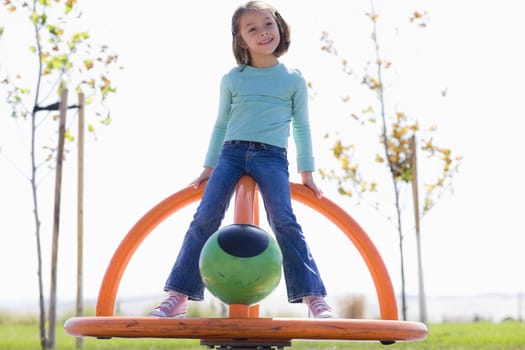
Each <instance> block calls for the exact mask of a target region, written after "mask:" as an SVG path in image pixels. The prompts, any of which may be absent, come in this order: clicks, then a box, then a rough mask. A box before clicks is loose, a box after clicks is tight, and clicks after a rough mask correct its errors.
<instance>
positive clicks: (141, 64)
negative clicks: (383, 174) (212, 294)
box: [0, 0, 525, 308]
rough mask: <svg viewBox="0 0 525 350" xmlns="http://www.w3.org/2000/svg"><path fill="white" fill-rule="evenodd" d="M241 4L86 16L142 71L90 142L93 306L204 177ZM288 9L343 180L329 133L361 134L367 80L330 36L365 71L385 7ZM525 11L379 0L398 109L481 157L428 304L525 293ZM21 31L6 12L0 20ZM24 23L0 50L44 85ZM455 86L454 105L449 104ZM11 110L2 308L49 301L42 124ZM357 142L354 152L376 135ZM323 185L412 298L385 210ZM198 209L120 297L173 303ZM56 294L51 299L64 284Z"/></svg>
mask: <svg viewBox="0 0 525 350" xmlns="http://www.w3.org/2000/svg"><path fill="white" fill-rule="evenodd" d="M238 3H239V2H238V1H232V0H228V1H220V2H218V1H199V2H185V3H184V4H183V3H180V2H177V3H176V4H175V3H174V2H170V1H150V2H148V3H147V4H148V5H147V6H146V5H144V3H140V2H129V1H111V2H107V1H100V0H96V1H89V2H82V3H81V6H82V7H83V8H84V9H85V10H84V21H85V23H87V26H88V28H89V30H90V31H91V34H92V38H93V40H94V41H95V42H101V43H107V44H109V46H110V47H111V48H113V49H114V50H115V51H116V52H117V53H118V54H119V57H120V63H121V64H122V65H123V66H124V67H125V69H124V71H123V72H121V73H119V74H118V75H117V76H115V77H114V78H113V81H114V84H115V85H116V86H117V88H118V94H117V95H115V96H114V97H112V98H111V105H110V107H111V111H112V117H113V120H114V122H113V123H112V124H111V126H110V127H108V128H102V127H99V128H98V131H97V136H98V139H97V141H94V140H93V139H90V140H89V142H88V144H87V145H86V154H85V157H86V175H85V190H86V194H85V235H86V237H85V244H86V248H85V274H84V277H85V290H84V293H85V296H86V298H96V296H97V293H98V288H99V285H100V281H101V278H102V276H103V273H104V271H105V268H106V266H107V264H108V262H109V259H110V258H111V255H112V254H113V251H114V250H115V248H116V246H117V245H118V243H119V242H120V240H121V239H122V237H123V236H124V235H125V234H126V233H127V232H128V230H129V229H130V228H131V227H132V226H133V225H134V224H135V222H137V221H138V220H139V219H140V217H141V216H142V215H144V214H145V213H146V212H147V211H148V210H149V209H151V208H152V207H153V206H154V205H156V204H157V203H158V202H160V201H161V200H162V199H164V198H166V197H167V196H169V195H170V194H172V193H173V192H175V191H178V190H180V189H182V188H183V187H184V186H186V184H188V183H189V182H190V181H191V180H192V179H193V178H194V177H195V176H196V175H197V174H198V173H199V172H200V169H201V162H202V160H203V158H204V153H205V151H206V147H207V144H208V136H209V134H210V131H211V127H212V125H213V122H214V119H215V113H216V107H217V96H218V84H219V80H220V77H221V76H222V74H224V73H225V72H226V71H227V70H229V69H230V67H231V66H232V65H233V64H234V59H233V56H232V54H231V49H230V33H229V22H230V18H231V14H232V13H233V11H234V9H235V7H236V6H237V5H238ZM273 4H274V5H276V7H277V8H278V9H279V10H280V12H281V14H282V15H283V16H284V18H285V19H287V20H288V22H289V23H290V25H291V27H292V47H291V49H290V52H289V53H288V54H286V55H285V56H284V57H283V58H282V61H283V62H285V63H287V64H289V65H291V66H296V67H298V68H300V69H301V71H302V72H303V73H304V75H305V76H306V77H307V78H308V80H309V81H311V82H312V83H313V85H314V88H315V92H316V96H315V98H314V99H313V100H312V101H311V105H310V109H311V122H312V127H313V135H314V142H315V146H316V149H315V153H316V159H317V166H318V167H326V166H329V165H330V153H329V151H328V145H327V144H326V142H325V141H324V140H323V139H322V135H323V134H325V133H326V132H333V131H335V130H344V129H345V128H346V125H348V123H347V121H348V119H347V116H348V114H349V110H348V108H349V105H347V104H343V103H341V102H340V96H342V95H345V94H346V93H347V90H345V84H349V81H350V80H348V79H347V78H345V77H343V74H342V73H341V72H340V68H339V65H338V61H337V59H335V58H334V57H332V56H330V55H328V54H326V53H324V52H321V50H320V47H321V42H320V40H319V38H320V35H321V32H322V31H323V30H326V31H328V32H330V33H331V34H332V37H333V38H334V40H335V43H336V45H337V47H338V48H339V51H340V53H341V55H342V56H344V57H347V58H349V60H350V64H351V66H352V68H353V69H354V70H355V71H357V72H360V71H362V69H363V67H364V62H365V61H366V60H367V59H370V58H371V57H372V55H373V52H372V51H371V41H370V39H369V37H370V33H371V27H370V25H369V23H370V22H369V20H368V19H367V17H366V16H365V15H364V14H365V12H367V11H368V10H369V8H368V6H369V3H368V1H359V2H358V1H352V2H348V1H347V2H343V1H335V0H327V1H323V2H313V1H312V2H306V1H298V0H297V1H291V0H289V1H286V0H280V1H274V2H273ZM516 4H517V3H516V2H513V1H510V0H507V1H498V2H496V1H461V2H457V1H450V0H446V1H439V2H436V1H406V2H402V5H400V2H395V4H394V2H390V1H377V3H376V9H377V11H378V12H379V13H381V15H382V17H381V20H382V22H381V23H384V25H385V28H384V30H383V32H380V35H381V37H383V38H384V40H387V39H388V40H389V41H388V42H383V47H382V49H384V55H385V56H386V57H387V58H389V59H390V60H391V61H393V63H394V65H395V71H394V78H393V80H391V81H392V86H393V89H394V91H395V95H394V97H393V98H392V99H393V103H394V102H395V103H397V104H398V106H399V107H398V108H399V109H401V110H404V111H405V112H407V113H410V114H411V115H418V116H419V120H420V123H421V124H422V125H430V124H432V123H436V124H437V125H438V127H439V131H438V133H437V139H438V142H439V143H440V144H441V145H443V146H446V147H450V148H452V150H453V151H454V152H456V154H460V155H462V156H463V157H464V161H463V164H462V167H461V171H460V173H459V174H458V175H457V177H456V181H455V194H454V195H453V196H450V195H449V196H446V197H445V198H443V199H442V200H441V201H440V202H439V204H438V206H437V207H436V208H434V209H433V210H432V211H431V212H430V214H429V215H428V216H426V217H425V218H424V220H423V222H422V232H423V253H424V256H423V261H424V269H425V286H426V291H427V294H428V295H434V296H435V295H450V294H467V295H470V294H480V293H492V292H496V293H509V294H516V293H518V292H523V291H525V281H524V279H523V274H522V273H521V270H522V267H523V266H524V263H525V258H524V256H523V253H522V250H523V244H522V242H523V238H522V235H523V223H522V222H521V220H520V217H521V215H523V214H522V213H521V209H522V205H520V204H519V201H520V199H521V198H524V197H525V185H524V184H523V181H522V179H523V177H524V175H525V174H524V170H523V167H521V166H519V164H520V160H521V159H522V150H523V149H525V148H524V146H525V144H524V143H525V141H524V140H523V138H522V135H521V134H522V131H523V126H524V124H525V123H524V121H523V120H524V119H523V117H524V116H523V108H522V103H521V96H520V95H521V93H522V82H523V80H524V78H525V67H524V65H523V62H524V61H525V53H524V51H523V48H522V47H521V46H522V45H521V44H520V43H521V37H520V35H521V33H523V32H524V29H525V28H523V27H524V24H523V22H522V21H521V18H520V17H519V11H518V10H517V5H516ZM413 10H420V11H424V10H426V11H428V13H429V16H430V18H431V19H430V22H429V27H428V28H427V29H425V30H423V31H421V30H417V29H415V28H412V29H410V28H409V26H408V24H407V19H408V17H409V15H410V13H411V11H413ZM5 18H6V17H5V13H1V12H0V19H1V20H2V21H3V20H6V19H5ZM9 24H10V23H9V22H6V26H5V33H4V37H3V38H2V39H0V64H1V68H2V69H9V70H10V72H12V73H14V72H21V71H23V72H25V73H26V74H29V72H31V70H32V69H34V68H32V67H33V66H31V65H29V66H28V67H27V68H26V67H25V66H24V64H26V63H24V61H23V58H21V57H20V55H19V54H18V52H19V51H16V50H14V49H13V47H17V48H18V47H22V49H24V47H27V46H28V45H29V44H27V45H25V43H24V40H25V39H21V38H22V35H21V34H20V33H24V32H25V30H26V29H25V28H18V27H16V26H14V27H13V24H12V23H11V25H9ZM395 27H398V33H399V35H398V36H395V29H394V28H395ZM15 28H16V29H15ZM15 32H16V33H15ZM15 37H16V38H15ZM14 38H15V39H16V41H15V39H14ZM30 40H31V39H30V37H28V38H27V42H28V43H29V42H30ZM17 45H18V46H17ZM15 52H16V54H15ZM27 56H29V59H31V57H30V55H29V54H27ZM15 64H20V65H16V66H15ZM346 86H348V85H346ZM444 88H447V90H448V94H447V98H442V97H441V96H440V91H441V90H442V89H444ZM74 99H75V96H73V95H71V96H70V100H72V101H73V102H74ZM351 103H353V105H351V108H354V109H359V108H364V107H367V106H366V104H365V103H363V102H362V101H360V100H359V98H357V99H356V98H354V99H353V100H352V101H351ZM4 104H5V103H4ZM4 104H2V106H0V113H1V114H0V115H1V118H0V147H1V153H0V179H1V181H0V276H1V280H2V281H3V282H2V288H0V308H2V307H9V305H12V304H14V303H17V302H20V301H23V302H36V301H37V296H38V290H37V278H36V248H35V237H34V225H33V216H32V211H31V210H32V207H31V197H30V188H29V182H28V181H27V180H26V179H25V177H24V175H23V174H25V176H26V175H27V174H28V171H27V169H28V163H29V151H28V144H29V137H28V136H29V128H28V126H29V125H28V123H26V122H23V121H13V120H12V119H11V118H10V117H9V116H8V109H7V108H6V107H5V106H4ZM87 112H88V114H89V110H88V111H87ZM70 115H71V116H73V115H74V113H71V114H70ZM75 122H76V119H75ZM49 135H51V134H44V136H43V137H44V138H48V137H49V138H51V136H49ZM349 135H350V134H349ZM349 137H351V138H353V139H352V140H354V139H357V137H358V135H350V136H349ZM372 137H374V138H373V139H369V140H368V141H367V140H365V143H364V144H361V145H360V144H358V147H360V149H361V150H365V149H367V147H371V145H374V144H375V142H377V141H376V140H377V139H375V136H372ZM352 142H353V141H352ZM292 151H293V147H292ZM75 152H76V149H75V150H74V152H72V153H71V154H70V155H69V156H68V162H67V165H66V168H65V172H64V189H63V191H64V192H63V193H64V196H63V199H62V204H63V211H62V215H63V216H62V220H63V221H62V224H61V238H60V239H61V240H60V267H59V298H63V299H68V298H73V297H74V295H75V288H76V287H75V281H76V277H75V271H76V257H75V252H76V241H75V235H76V221H75V220H76V214H75V206H76V200H75V194H76V172H75V166H76V165H75V164H76V155H75ZM293 157H294V152H291V159H290V160H291V168H290V170H291V173H292V174H293V178H292V180H293V181H299V178H298V177H297V176H296V174H295V162H294V160H293ZM420 162H422V163H423V164H424V161H420ZM423 172H424V170H423ZM317 181H318V183H319V185H320V186H321V187H322V188H323V189H324V191H325V193H326V194H327V196H328V197H329V198H330V199H332V200H334V201H336V202H337V203H339V204H340V205H341V206H342V207H343V208H345V210H347V211H348V212H349V213H350V214H351V215H352V216H353V217H354V218H355V219H356V220H357V221H358V222H359V223H360V224H361V225H362V226H363V227H364V228H365V230H366V231H367V232H368V234H369V235H370V236H371V237H372V239H373V240H374V242H375V243H376V245H377V247H378V249H379V250H380V252H381V253H382V254H383V257H384V259H385V262H386V263H387V266H388V268H389V270H390V272H391V277H392V280H393V283H394V285H395V288H396V290H397V291H400V285H399V281H400V277H399V258H398V251H397V234H396V232H395V230H394V227H393V226H392V225H391V224H390V223H388V222H387V221H386V220H385V219H384V217H383V216H381V215H379V214H378V213H377V212H375V211H374V210H372V209H370V208H368V207H366V206H359V207H356V206H354V205H353V202H352V201H350V200H348V199H345V198H342V197H340V196H338V195H337V194H336V192H335V188H334V184H331V183H324V182H322V181H321V179H320V177H319V176H317ZM420 181H421V182H424V179H420ZM385 185H386V184H385ZM53 186H54V176H53V174H52V173H50V175H49V176H47V177H46V178H45V180H44V181H43V182H42V183H41V184H40V199H41V200H42V205H43V207H42V209H43V210H42V212H41V215H42V216H41V218H42V240H43V241H42V243H43V245H44V253H45V256H44V263H45V264H46V274H48V271H49V266H48V263H49V261H50V257H49V255H50V253H49V252H50V249H49V246H50V242H51V231H52V221H51V220H52V201H53V191H54V189H53ZM406 203H407V204H406V205H407V207H408V208H410V205H411V204H409V203H410V202H406ZM193 210H194V207H190V208H187V209H185V210H183V211H181V212H179V213H177V214H176V215H175V216H174V217H173V218H170V219H169V220H168V221H166V222H165V223H164V224H162V225H161V226H160V227H159V228H158V229H157V230H156V231H155V232H154V233H153V234H152V235H151V236H150V237H149V238H148V239H147V240H146V241H145V242H144V244H143V246H141V248H140V249H139V251H138V252H137V254H136V256H135V258H134V259H133V260H132V261H131V263H130V265H129V268H128V270H127V272H126V274H125V275H124V279H123V282H122V284H121V288H120V292H119V295H122V296H130V297H141V296H144V295H146V296H150V295H151V296H153V297H157V296H160V295H161V293H162V292H161V290H162V286H163V283H164V280H165V278H166V276H167V273H168V272H169V270H170V269H171V265H172V262H173V259H174V258H175V256H176V253H177V251H178V247H179V244H180V241H181V240H182V236H183V234H184V232H185V229H186V227H187V225H188V224H189V221H190V219H191V215H192V214H193ZM297 215H298V218H299V221H300V222H301V224H302V225H303V228H304V230H305V234H306V235H307V239H308V241H309V242H310V245H311V248H312V251H313V253H314V256H315V257H316V259H317V262H318V265H319V266H320V269H321V272H322V273H323V276H324V279H325V283H326V284H327V287H328V290H329V292H330V293H331V294H332V295H339V294H342V293H361V294H372V293H373V289H372V288H373V287H372V285H371V281H370V279H369V277H368V273H367V271H366V270H365V267H364V265H363V263H362V262H361V261H360V258H359V257H358V256H356V255H357V253H356V251H355V250H354V249H353V248H352V246H351V245H350V243H349V242H348V240H347V239H346V238H345V237H343V235H342V234H340V233H339V232H338V230H337V229H336V228H335V227H334V226H333V225H331V224H330V223H328V222H327V221H326V220H324V219H323V218H322V217H320V216H319V215H317V214H315V213H313V212H312V211H310V210H309V209H305V208H303V207H301V206H300V205H297ZM226 223H228V222H225V224H226ZM406 233H407V237H406V240H405V241H406V246H405V252H406V279H407V291H408V292H409V293H411V294H415V293H417V275H416V273H417V270H416V260H415V259H416V258H415V244H414V233H413V231H412V230H407V232H406ZM45 283H46V292H47V290H48V286H47V284H48V277H47V276H46V279H45ZM282 299H283V300H284V299H285V296H284V295H283V296H282Z"/></svg>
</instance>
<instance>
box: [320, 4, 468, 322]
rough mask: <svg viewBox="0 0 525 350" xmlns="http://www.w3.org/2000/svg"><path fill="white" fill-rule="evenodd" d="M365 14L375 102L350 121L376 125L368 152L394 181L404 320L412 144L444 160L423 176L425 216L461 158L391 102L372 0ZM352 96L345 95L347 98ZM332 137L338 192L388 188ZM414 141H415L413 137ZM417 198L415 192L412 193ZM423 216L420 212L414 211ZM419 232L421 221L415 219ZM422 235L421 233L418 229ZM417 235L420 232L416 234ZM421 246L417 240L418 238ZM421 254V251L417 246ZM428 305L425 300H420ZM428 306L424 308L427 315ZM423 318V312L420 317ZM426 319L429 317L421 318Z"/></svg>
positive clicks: (359, 195)
mask: <svg viewBox="0 0 525 350" xmlns="http://www.w3.org/2000/svg"><path fill="white" fill-rule="evenodd" d="M367 16H368V17H369V18H370V20H371V24H372V35H371V39H372V41H373V47H374V52H373V59H371V60H370V61H369V62H368V64H367V67H365V72H364V74H362V75H361V76H359V77H358V79H359V80H360V81H361V84H362V85H363V86H364V87H365V88H366V89H368V90H369V91H371V92H373V93H374V94H375V103H373V104H372V105H370V106H368V107H366V108H364V109H361V112H358V113H352V121H353V122H356V123H357V125H358V126H359V127H377V133H378V136H379V138H378V140H379V142H380V144H381V149H382V152H380V153H375V154H374V153H369V156H370V158H369V159H370V163H371V164H372V163H376V164H380V165H386V169H387V170H388V174H389V177H390V181H391V186H392V189H393V191H392V193H393V196H394V199H393V206H394V211H395V216H394V217H393V218H391V220H392V221H393V222H394V223H395V226H396V230H397V234H398V239H399V253H400V272H401V288H402V290H401V298H402V306H401V309H402V316H403V319H405V320H406V310H407V306H406V291H405V278H406V277H405V262H404V261H405V253H404V244H403V238H404V230H403V227H404V225H403V218H404V216H403V205H402V204H403V198H402V192H403V191H402V189H403V188H404V186H405V185H410V184H412V182H413V181H414V180H415V179H416V178H415V175H416V170H417V169H416V168H415V166H416V164H417V163H416V162H415V161H414V160H415V156H416V154H415V151H416V148H415V147H414V146H412V147H411V143H412V144H413V145H415V143H416V142H415V140H416V138H418V137H419V142H417V143H418V144H419V145H420V148H419V150H420V152H421V154H424V155H426V161H427V162H428V161H432V162H435V163H437V164H440V166H439V167H438V169H439V172H438V173H437V174H436V175H435V178H434V179H432V180H429V179H425V180H426V181H425V189H426V190H425V197H424V200H423V205H422V206H421V207H419V205H418V206H416V208H415V210H416V211H418V214H419V212H421V214H422V215H421V216H423V215H424V214H425V213H426V212H427V211H429V210H430V209H431V208H432V207H433V206H434V205H435V203H436V200H437V199H438V198H439V197H440V196H441V195H442V194H443V193H445V192H446V191H450V190H451V189H452V179H453V175H454V174H455V173H456V172H457V169H458V166H459V163H460V161H461V157H457V156H456V157H453V156H452V151H451V150H450V149H448V148H443V147H440V146H437V145H436V144H434V142H433V137H432V134H433V133H434V132H435V131H436V128H435V126H432V127H429V128H428V129H426V130H422V129H421V128H420V125H419V122H418V120H417V119H416V118H411V117H410V116H408V115H407V114H405V113H404V112H403V111H400V110H397V108H396V107H395V106H390V105H388V104H387V102H386V101H387V100H386V99H385V95H386V94H387V93H388V91H389V89H392V88H393V87H392V86H388V88H387V84H386V82H385V77H384V72H385V71H388V70H391V69H392V67H393V63H392V62H390V61H388V60H386V59H385V58H384V57H383V56H382V51H381V42H380V40H379V33H378V29H377V22H378V20H379V14H378V13H377V12H376V11H375V9H374V2H373V1H370V12H369V13H367ZM409 20H410V22H411V23H414V24H415V25H417V26H419V27H420V28H424V27H426V25H427V21H428V15H427V14H426V13H425V12H419V11H414V12H413V13H412V14H411V15H410V17H409ZM321 40H322V42H323V47H322V50H324V51H326V52H327V53H330V54H332V55H335V56H338V55H339V54H338V51H337V49H336V47H335V45H334V42H333V40H332V39H331V37H330V35H329V33H326V32H325V33H323V35H322V38H321ZM348 62H349V60H348V59H345V58H344V59H342V60H341V65H342V70H343V72H344V74H346V75H347V76H348V77H354V78H355V77H356V75H357V74H356V73H355V72H354V70H352V69H351V68H350V67H349V64H348ZM347 100H349V99H348V98H345V99H344V101H345V102H346V101H347ZM326 137H327V138H331V139H332V140H333V141H332V142H333V146H332V148H331V151H332V155H333V157H334V158H335V159H336V160H337V162H338V163H339V165H340V167H339V168H338V169H321V170H320V172H321V175H322V176H323V178H325V179H329V180H333V181H335V182H336V183H337V188H338V191H339V193H340V194H341V195H344V196H348V197H354V198H356V199H357V200H358V201H361V200H362V199H363V198H364V197H365V195H366V194H369V195H371V194H372V193H375V192H378V191H380V190H383V191H384V190H386V189H387V187H384V186H380V184H379V183H378V181H377V180H373V179H371V178H370V177H367V176H365V175H364V173H363V171H362V167H361V166H360V162H359V161H358V160H357V157H356V154H357V153H358V147H357V146H356V145H355V144H352V143H346V142H345V141H344V140H343V139H342V137H341V133H337V134H336V135H335V136H332V135H330V134H327V135H326ZM411 140H412V141H411ZM414 198H415V197H414ZM373 207H374V208H376V209H378V210H380V209H381V204H380V203H373ZM416 218H417V219H416V220H419V218H420V216H419V215H417V216H416ZM417 226H418V231H419V222H417ZM418 234H419V232H418ZM417 239H418V240H419V236H418V237H417ZM418 245H419V241H418ZM417 253H418V255H419V254H421V251H420V250H419V249H418V252H417ZM418 264H419V270H420V271H422V266H421V265H422V259H421V256H419V257H418ZM422 277H423V276H422V274H420V282H421V283H420V285H419V286H420V294H421V295H422V296H424V293H423V290H424V289H423V284H422ZM421 305H422V308H424V305H425V304H424V302H423V303H421ZM425 314H426V311H425V312H423V313H422V315H425ZM422 318H424V316H423V317H422ZM422 321H425V322H426V320H424V319H423V320H422Z"/></svg>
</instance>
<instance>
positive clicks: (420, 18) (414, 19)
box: [409, 11, 430, 28]
mask: <svg viewBox="0 0 525 350" xmlns="http://www.w3.org/2000/svg"><path fill="white" fill-rule="evenodd" d="M409 21H410V23H414V24H416V25H418V26H419V27H421V28H425V27H426V26H427V23H428V22H429V21H430V17H429V16H428V13H427V11H423V12H421V11H414V12H413V13H412V16H410V18H409Z"/></svg>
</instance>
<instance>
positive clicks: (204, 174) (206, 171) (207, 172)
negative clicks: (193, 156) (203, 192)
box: [190, 166, 213, 189]
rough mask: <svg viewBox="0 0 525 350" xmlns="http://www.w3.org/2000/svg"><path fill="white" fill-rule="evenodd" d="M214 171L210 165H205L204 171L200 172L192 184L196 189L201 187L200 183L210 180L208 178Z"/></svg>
mask: <svg viewBox="0 0 525 350" xmlns="http://www.w3.org/2000/svg"><path fill="white" fill-rule="evenodd" d="M212 171H213V168H210V167H207V166H206V167H204V169H202V172H201V173H200V175H199V176H198V177H197V178H196V179H195V180H193V181H192V182H191V184H190V185H192V186H193V188H194V189H197V188H199V186H200V184H201V183H202V182H203V181H205V180H208V178H209V177H210V175H211V172H212Z"/></svg>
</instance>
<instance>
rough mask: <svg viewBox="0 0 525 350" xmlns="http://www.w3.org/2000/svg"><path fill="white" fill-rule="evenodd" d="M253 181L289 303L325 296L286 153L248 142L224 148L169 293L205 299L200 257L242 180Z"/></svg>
mask: <svg viewBox="0 0 525 350" xmlns="http://www.w3.org/2000/svg"><path fill="white" fill-rule="evenodd" d="M243 175H249V176H251V177H253V179H254V180H255V182H256V183H257V186H258V188H259V192H260V194H261V196H262V199H263V202H264V208H265V210H266V214H267V218H268V222H269V224H270V227H271V228H272V230H273V232H274V234H275V238H276V241H277V243H278V244H279V247H280V249H281V252H282V255H283V272H284V277H285V281H286V290H287V294H288V301H289V302H292V303H293V302H301V301H302V298H303V297H306V296H325V295H326V290H325V287H324V284H323V282H322V280H321V276H320V274H319V271H318V269H317V266H316V264H315V261H314V259H313V257H312V255H311V254H310V250H309V248H308V244H307V243H306V240H305V237H304V235H303V232H302V229H301V226H300V225H299V224H298V223H297V220H296V217H295V215H294V213H293V209H292V205H291V197H290V183H289V174H288V159H287V154H286V149H284V148H280V147H276V146H272V145H268V144H264V143H259V142H248V141H227V142H225V144H224V146H223V149H222V152H221V155H220V157H219V160H218V161H217V164H216V166H215V168H214V169H213V171H212V173H211V176H210V178H209V179H208V183H207V185H206V188H205V190H204V193H203V196H202V199H201V202H200V204H199V206H198V208H197V211H196V213H195V215H194V217H193V220H192V222H191V224H190V226H189V229H188V231H187V232H186V235H185V236H184V240H183V243H182V246H181V249H180V252H179V255H178V257H177V260H176V261H175V264H174V266H173V269H172V270H171V273H170V275H169V277H168V280H167V281H166V285H165V287H164V289H165V290H166V291H168V290H173V291H177V292H180V293H183V294H186V295H187V296H188V297H189V299H190V300H202V299H203V298H204V284H203V282H202V279H201V277H200V273H199V257H200V252H201V249H202V247H203V245H204V243H205V242H206V240H207V239H208V238H209V237H210V236H211V235H212V234H213V233H214V232H216V231H217V230H218V229H219V226H220V224H221V222H222V220H223V218H224V213H225V212H226V209H227V208H228V205H229V203H230V199H231V197H232V195H233V193H234V191H235V187H236V185H237V181H238V180H239V179H240V178H241V177H242V176H243Z"/></svg>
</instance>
